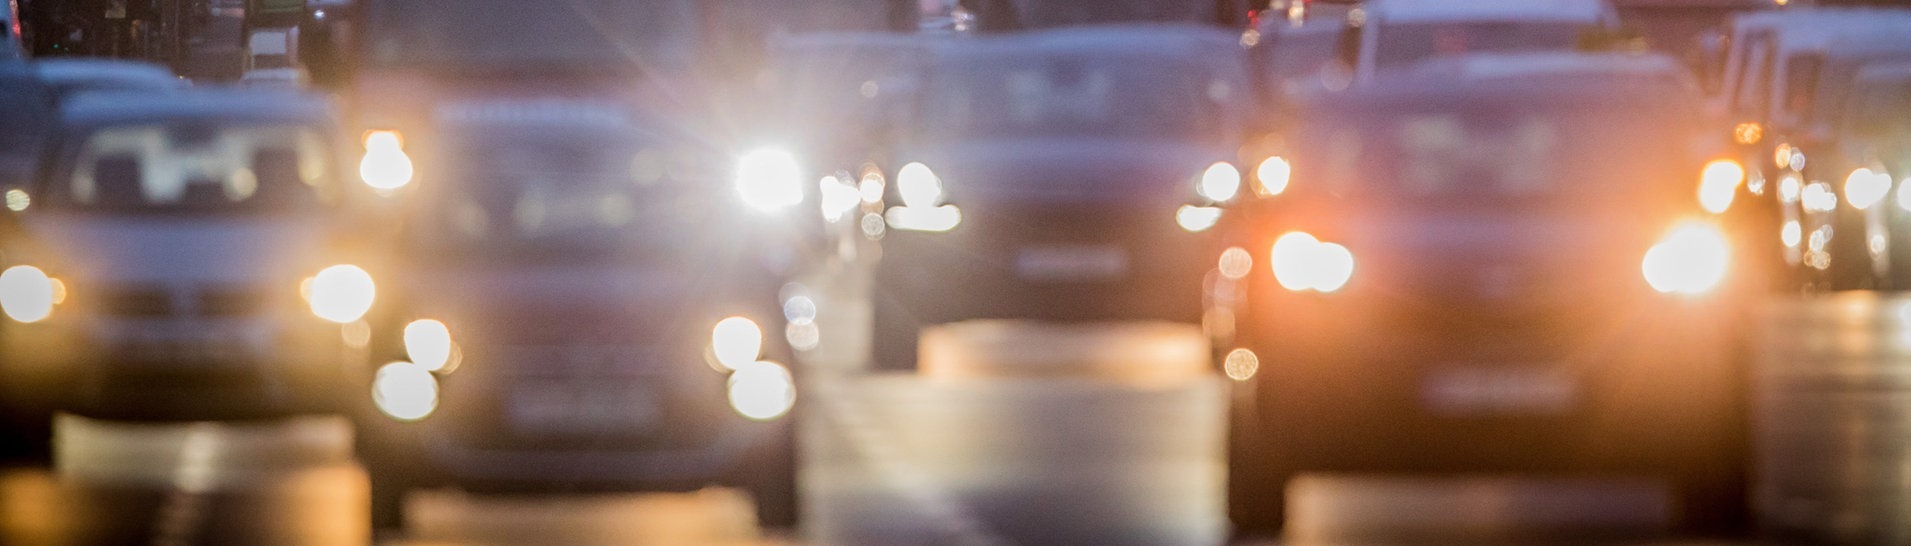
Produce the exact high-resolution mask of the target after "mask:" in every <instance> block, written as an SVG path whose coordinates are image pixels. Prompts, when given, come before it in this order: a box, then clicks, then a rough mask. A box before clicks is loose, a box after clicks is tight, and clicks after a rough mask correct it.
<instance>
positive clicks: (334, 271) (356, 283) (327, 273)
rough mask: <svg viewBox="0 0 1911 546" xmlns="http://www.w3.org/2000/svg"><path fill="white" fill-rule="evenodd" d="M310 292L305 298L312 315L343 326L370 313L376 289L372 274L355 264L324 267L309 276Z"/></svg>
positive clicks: (376, 294)
mask: <svg viewBox="0 0 1911 546" xmlns="http://www.w3.org/2000/svg"><path fill="white" fill-rule="evenodd" d="M310 286H311V287H312V292H311V294H310V295H309V296H308V297H307V302H306V303H308V304H310V305H311V307H312V314H314V315H318V317H319V318H322V319H325V320H329V321H332V322H336V323H339V324H345V323H349V322H352V321H356V320H358V319H360V318H363V317H364V316H365V313H367V312H370V311H371V310H372V302H373V301H374V300H376V298H377V297H378V287H377V285H376V284H375V283H373V282H372V275H371V274H370V273H366V272H365V270H364V269H360V268H359V267H358V266H355V265H335V266H331V267H327V268H325V269H323V270H320V271H319V272H318V275H314V276H313V277H312V281H311V285H310Z"/></svg>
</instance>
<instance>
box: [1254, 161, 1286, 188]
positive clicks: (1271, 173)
mask: <svg viewBox="0 0 1911 546" xmlns="http://www.w3.org/2000/svg"><path fill="white" fill-rule="evenodd" d="M1293 175H1294V167H1293V166H1292V165H1289V164H1288V163H1287V160H1286V159H1284V158H1282V157H1281V156H1278V155H1277V156H1274V157H1270V158H1267V159H1264V160H1261V165H1260V166H1259V167H1255V169H1254V176H1255V180H1257V181H1259V183H1260V185H1261V186H1260V191H1261V195H1267V196H1274V195H1280V194H1281V193H1282V192H1285V191H1287V180H1288V178H1289V177H1292V176H1293Z"/></svg>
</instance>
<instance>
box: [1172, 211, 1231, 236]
mask: <svg viewBox="0 0 1911 546" xmlns="http://www.w3.org/2000/svg"><path fill="white" fill-rule="evenodd" d="M1220 221H1221V208H1220V207H1198V206H1194V205H1181V208H1179V209H1176V210H1175V212H1174V223H1175V225H1179V226H1181V229H1183V230H1187V232H1188V233H1200V232H1203V231H1207V230H1208V228H1212V227H1214V224H1216V223H1218V222H1220Z"/></svg>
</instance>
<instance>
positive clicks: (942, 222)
mask: <svg viewBox="0 0 1911 546" xmlns="http://www.w3.org/2000/svg"><path fill="white" fill-rule="evenodd" d="M883 216H884V217H885V218H886V219H887V220H888V221H889V227H893V228H896V229H900V230H906V231H929V232H943V231H949V230H952V229H955V228H956V226H959V225H962V209H958V208H956V206H955V205H942V206H940V207H935V208H923V207H916V206H902V207H890V208H889V210H888V211H886V212H884V213H883Z"/></svg>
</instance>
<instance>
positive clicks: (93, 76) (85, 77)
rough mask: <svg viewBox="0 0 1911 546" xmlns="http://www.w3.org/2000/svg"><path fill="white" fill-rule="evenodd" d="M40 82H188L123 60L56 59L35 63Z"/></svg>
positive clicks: (168, 72) (150, 65) (170, 85)
mask: <svg viewBox="0 0 1911 546" xmlns="http://www.w3.org/2000/svg"><path fill="white" fill-rule="evenodd" d="M32 66H33V69H34V72H35V73H36V74H38V75H39V76H40V79H41V80H43V81H45V82H47V83H48V84H51V85H55V86H70V85H83V84H87V83H99V84H107V85H115V86H128V85H139V86H143V87H151V88H155V89H158V88H173V87H181V86H184V85H185V81H184V80H181V79H179V77H178V76H177V75H174V74H173V71H172V69H169V68H166V67H165V66H162V65H158V64H154V63H147V62H140V61H127V60H121V59H100V58H77V57H55V58H50V59H39V60H35V61H33V62H32Z"/></svg>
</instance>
